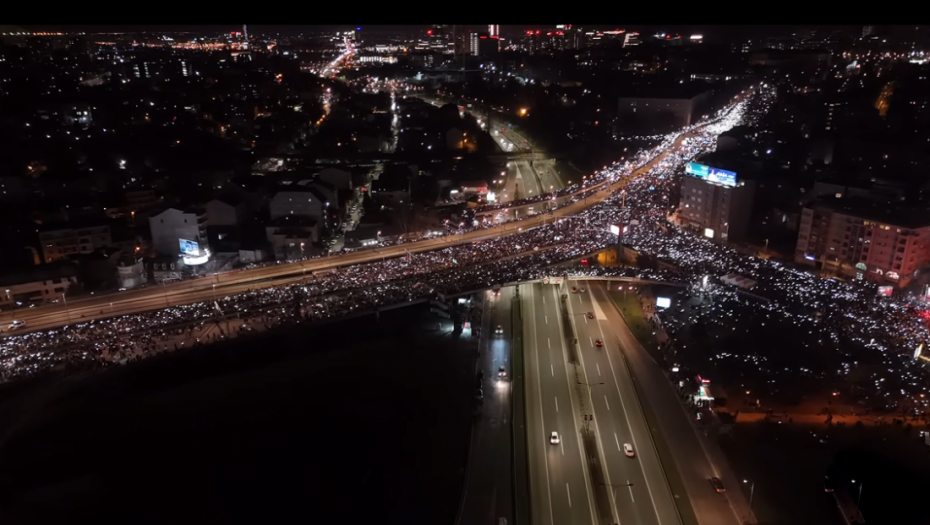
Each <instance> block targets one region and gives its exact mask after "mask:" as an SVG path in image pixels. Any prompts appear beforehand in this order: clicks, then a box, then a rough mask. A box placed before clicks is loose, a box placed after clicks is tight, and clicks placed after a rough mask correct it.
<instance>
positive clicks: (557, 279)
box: [543, 277, 562, 284]
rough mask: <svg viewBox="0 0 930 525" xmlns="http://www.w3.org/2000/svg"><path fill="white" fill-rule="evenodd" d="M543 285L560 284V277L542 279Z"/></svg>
mask: <svg viewBox="0 0 930 525" xmlns="http://www.w3.org/2000/svg"><path fill="white" fill-rule="evenodd" d="M543 284H562V278H561V277H544V278H543Z"/></svg>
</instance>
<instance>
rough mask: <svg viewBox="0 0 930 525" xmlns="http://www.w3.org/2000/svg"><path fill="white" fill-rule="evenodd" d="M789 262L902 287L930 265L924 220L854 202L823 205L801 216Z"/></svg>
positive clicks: (929, 228) (929, 232)
mask: <svg viewBox="0 0 930 525" xmlns="http://www.w3.org/2000/svg"><path fill="white" fill-rule="evenodd" d="M795 261H796V262H797V263H799V264H805V265H808V266H814V267H817V268H820V269H821V270H822V271H823V272H824V273H825V274H832V275H839V276H845V277H850V278H854V279H865V280H869V281H873V282H876V283H880V284H883V285H893V286H898V287H904V286H907V285H908V284H909V283H910V282H912V281H913V280H914V279H916V278H917V277H918V276H919V275H920V271H921V270H922V269H923V268H924V267H926V266H927V265H928V264H930V215H927V214H926V213H925V211H924V212H919V211H918V212H916V213H913V212H910V211H909V210H901V209H892V210H888V209H883V208H881V207H878V206H875V205H874V203H870V204H866V203H865V202H862V201H859V200H858V199H847V202H846V203H844V202H842V199H836V198H834V199H824V200H819V201H815V202H814V203H812V204H809V205H808V206H805V207H804V209H803V211H802V213H801V224H800V228H799V230H798V243H797V248H796V250H795Z"/></svg>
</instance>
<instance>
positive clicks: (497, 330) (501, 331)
mask: <svg viewBox="0 0 930 525" xmlns="http://www.w3.org/2000/svg"><path fill="white" fill-rule="evenodd" d="M494 333H495V334H497V335H503V333H504V328H503V327H502V326H501V325H497V328H495V329H494Z"/></svg>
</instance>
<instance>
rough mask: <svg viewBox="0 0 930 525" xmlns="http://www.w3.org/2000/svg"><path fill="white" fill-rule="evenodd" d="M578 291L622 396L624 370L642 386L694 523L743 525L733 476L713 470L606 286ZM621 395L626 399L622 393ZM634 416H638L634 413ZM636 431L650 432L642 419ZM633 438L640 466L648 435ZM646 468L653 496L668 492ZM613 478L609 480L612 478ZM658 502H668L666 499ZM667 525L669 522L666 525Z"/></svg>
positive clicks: (666, 383) (585, 284)
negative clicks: (716, 486) (718, 488)
mask: <svg viewBox="0 0 930 525" xmlns="http://www.w3.org/2000/svg"><path fill="white" fill-rule="evenodd" d="M577 286H583V287H585V288H587V290H588V297H587V302H585V303H579V302H577V301H578V300H583V298H579V299H577V300H576V299H575V298H573V305H574V304H583V305H589V306H582V307H583V308H584V307H587V308H593V309H594V310H595V314H596V315H597V316H598V323H597V324H598V325H599V327H600V330H601V331H602V333H603V334H604V339H603V341H604V342H605V345H609V348H608V351H609V352H608V353H609V355H610V356H611V358H612V360H613V364H614V365H615V366H616V367H617V368H616V369H615V370H616V371H617V375H616V377H617V378H621V391H623V392H629V395H631V396H632V395H634V393H633V387H632V386H630V385H627V388H626V389H624V388H623V384H624V383H627V381H623V379H622V378H625V377H629V376H628V375H627V373H626V372H625V371H624V372H623V373H620V369H621V367H622V366H630V367H631V368H632V370H633V373H634V374H635V375H636V377H637V378H638V380H639V382H640V383H641V386H642V388H643V391H644V392H645V394H646V399H644V400H643V401H644V402H645V403H648V404H649V406H650V407H651V409H652V411H653V413H654V414H655V416H656V419H657V420H658V423H659V427H660V428H659V429H658V431H659V432H660V433H661V436H662V439H664V440H665V441H666V443H667V444H668V445H669V448H670V449H671V452H672V455H673V457H674V462H675V465H674V467H675V468H677V470H678V472H679V474H680V476H681V479H682V482H683V483H684V486H685V490H686V491H687V493H688V498H689V499H690V501H691V506H692V508H693V509H694V513H695V515H696V516H697V518H698V522H699V523H700V524H701V525H739V524H742V523H743V521H742V520H741V519H740V517H739V516H738V515H737V512H736V511H735V510H734V507H736V508H741V506H742V505H744V504H745V502H743V501H742V499H743V498H742V496H741V493H740V491H739V490H738V488H739V487H738V486H737V480H736V479H735V478H733V477H732V475H728V474H727V473H726V471H727V470H728V469H725V468H724V467H723V465H716V464H715V463H714V462H713V461H712V460H711V459H710V458H709V457H708V453H707V451H706V450H705V446H704V444H702V442H701V440H700V438H699V436H698V435H697V433H696V431H695V429H694V427H693V426H692V424H691V420H690V416H689V415H688V413H687V412H686V411H685V410H684V407H683V406H682V404H681V401H680V400H679V398H678V395H677V393H676V392H675V390H674V388H673V387H672V385H671V383H670V382H669V380H668V378H667V377H666V376H665V374H664V372H663V371H662V370H661V369H660V368H659V366H658V365H657V364H656V362H655V361H654V360H653V359H652V357H651V356H650V355H649V354H648V353H647V352H646V350H645V349H644V348H643V347H642V346H641V345H640V344H639V342H638V341H637V340H636V338H635V337H634V336H633V333H632V332H631V331H630V329H629V327H628V326H627V324H626V322H624V320H623V318H622V317H621V316H620V313H619V312H618V311H617V309H616V307H615V306H614V304H613V302H612V301H611V299H610V297H609V296H608V295H607V286H608V284H606V283H605V282H604V281H580V282H579V284H578V285H577ZM582 324H584V323H582ZM617 341H619V347H620V349H621V350H622V351H623V355H624V356H625V357H626V360H625V361H624V360H623V359H619V358H617V359H614V358H613V357H614V356H617V357H619V354H618V352H617V348H618V345H617ZM610 352H612V353H610ZM586 363H587V361H586ZM588 367H589V368H588V371H589V372H591V370H590V364H588ZM624 395H627V394H626V393H624ZM626 405H627V410H628V412H630V415H631V416H632V413H633V412H634V410H633V408H634V407H635V405H633V404H632V403H629V402H628V403H627V404H626ZM611 408H613V405H611ZM636 411H637V413H638V414H639V412H638V410H636ZM640 419H641V418H640ZM640 426H641V430H642V432H646V431H648V427H647V426H646V424H645V422H643V421H641V420H640V422H638V423H636V424H635V425H634V429H636V428H638V427H640ZM634 437H635V438H636V440H637V442H636V443H635V445H638V446H637V447H636V448H637V452H638V454H639V455H640V461H643V459H644V458H643V457H642V456H643V455H645V454H648V455H649V456H650V458H653V457H654V456H653V451H652V450H651V445H650V444H649V441H648V436H646V435H645V434H642V433H641V432H638V431H637V432H634ZM605 448H606V447H605ZM644 466H645V467H646V470H645V472H646V475H647V479H648V480H649V482H650V484H651V487H652V489H653V490H654V491H656V492H655V493H656V494H658V493H662V494H665V493H666V492H667V488H666V487H665V486H662V484H663V483H664V480H662V481H660V480H661V478H660V477H659V476H660V475H663V474H662V473H661V467H660V466H658V465H655V464H653V462H652V460H651V459H650V460H649V462H648V464H644ZM656 469H658V470H656ZM714 476H718V477H720V478H721V479H722V480H723V482H724V485H725V486H728V487H730V488H731V489H732V490H728V491H727V493H726V494H718V493H717V492H715V491H714V490H713V488H712V487H711V486H710V482H709V479H710V478H711V477H714ZM611 479H613V477H612V478H611ZM637 499H639V498H637ZM731 499H736V500H737V501H734V502H733V503H732V504H731V501H730V500H731ZM659 501H660V500H657V502H656V503H657V507H661V505H660V504H659ZM661 501H667V500H666V499H665V496H664V495H663V496H662V499H661ZM660 510H661V508H660ZM661 523H663V524H664V523H666V522H665V521H662V522H661ZM668 523H672V522H671V521H669V522H668Z"/></svg>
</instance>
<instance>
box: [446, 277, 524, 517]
mask: <svg viewBox="0 0 930 525" xmlns="http://www.w3.org/2000/svg"><path fill="white" fill-rule="evenodd" d="M513 300H514V288H513V287H507V288H504V289H502V290H501V291H500V293H499V294H495V293H494V292H492V291H488V292H485V293H484V301H483V307H484V311H483V316H482V327H481V340H480V343H479V345H480V346H479V352H480V353H479V354H478V371H479V372H480V373H481V378H480V379H476V386H480V388H481V389H482V391H483V392H484V402H483V403H482V405H481V407H480V409H479V413H478V415H477V419H476V422H475V424H474V427H473V429H472V440H471V451H470V453H469V461H468V474H467V476H468V478H467V479H466V481H465V495H464V498H463V501H462V513H461V515H460V519H459V522H458V523H459V524H460V525H485V524H488V523H498V520H499V519H500V518H504V519H506V520H507V523H513V522H514V519H513V514H514V512H513V485H512V481H513V476H512V469H511V467H512V465H513V458H512V456H511V449H510V439H511V425H512V418H511V379H512V376H513V373H514V371H513V366H512V357H511V356H512V347H511V343H512V337H513V327H512V324H513V323H512V314H513V309H512V303H513ZM498 326H500V327H501V330H503V333H501V334H498V333H496V328H497V327H498ZM501 367H503V368H504V373H505V375H504V376H501V375H500V373H499V370H500V368H501ZM476 375H477V374H476Z"/></svg>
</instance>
